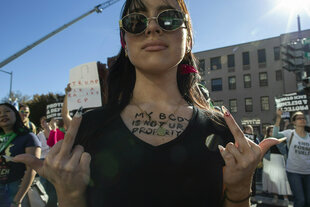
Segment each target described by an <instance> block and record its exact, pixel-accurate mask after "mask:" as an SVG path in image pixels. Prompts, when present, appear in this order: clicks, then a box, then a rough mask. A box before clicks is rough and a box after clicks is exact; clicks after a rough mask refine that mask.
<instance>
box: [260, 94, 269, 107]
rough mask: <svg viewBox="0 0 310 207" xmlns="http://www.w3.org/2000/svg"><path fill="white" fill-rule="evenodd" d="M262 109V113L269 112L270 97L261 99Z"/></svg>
mask: <svg viewBox="0 0 310 207" xmlns="http://www.w3.org/2000/svg"><path fill="white" fill-rule="evenodd" d="M260 103H261V109H262V111H269V97H268V96H262V97H260Z"/></svg>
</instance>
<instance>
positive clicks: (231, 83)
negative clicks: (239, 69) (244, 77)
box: [228, 76, 236, 90]
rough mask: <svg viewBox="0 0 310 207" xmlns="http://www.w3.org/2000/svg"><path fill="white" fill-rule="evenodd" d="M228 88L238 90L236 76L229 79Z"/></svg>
mask: <svg viewBox="0 0 310 207" xmlns="http://www.w3.org/2000/svg"><path fill="white" fill-rule="evenodd" d="M228 88H229V90H233V89H236V76H231V77H228Z"/></svg>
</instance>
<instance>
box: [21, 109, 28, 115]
mask: <svg viewBox="0 0 310 207" xmlns="http://www.w3.org/2000/svg"><path fill="white" fill-rule="evenodd" d="M20 113H22V114H29V111H23V110H20Z"/></svg>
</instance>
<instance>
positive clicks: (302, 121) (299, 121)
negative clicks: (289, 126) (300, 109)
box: [294, 114, 307, 127]
mask: <svg viewBox="0 0 310 207" xmlns="http://www.w3.org/2000/svg"><path fill="white" fill-rule="evenodd" d="M306 124H307V121H306V118H305V116H304V115H303V114H300V115H299V114H298V115H296V117H295V121H294V125H295V126H297V127H304V126H306Z"/></svg>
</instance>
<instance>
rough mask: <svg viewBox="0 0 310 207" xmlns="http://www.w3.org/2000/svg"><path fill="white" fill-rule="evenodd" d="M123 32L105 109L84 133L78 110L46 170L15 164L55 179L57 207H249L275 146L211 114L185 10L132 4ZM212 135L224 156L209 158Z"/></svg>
mask: <svg viewBox="0 0 310 207" xmlns="http://www.w3.org/2000/svg"><path fill="white" fill-rule="evenodd" d="M120 27H121V32H120V34H121V42H122V45H123V47H122V48H121V51H120V53H119V55H118V57H117V60H116V62H115V63H114V65H113V67H112V68H111V69H110V73H109V79H108V84H109V85H108V90H109V93H108V96H109V97H108V103H107V105H106V106H105V107H103V108H101V109H99V110H93V111H91V112H88V113H86V114H85V116H84V117H83V119H82V123H81V126H80V128H79V132H78V133H77V127H78V126H79V125H80V122H81V117H80V116H81V114H80V112H79V111H78V112H77V115H76V116H75V117H74V118H73V119H72V122H71V124H70V127H69V129H68V132H67V133H66V135H65V139H64V140H63V141H61V142H58V143H57V144H56V145H55V146H54V147H53V148H52V150H51V151H50V153H49V155H48V156H47V158H46V160H45V163H42V161H40V160H36V159H33V158H31V157H29V156H18V157H15V158H14V161H16V162H17V161H22V162H26V163H27V164H29V165H31V166H32V167H33V168H35V169H36V170H37V171H38V173H39V174H41V175H43V176H45V177H47V178H48V179H49V180H51V182H53V184H54V185H55V188H56V191H57V195H58V199H59V204H60V206H80V207H82V206H83V207H85V206H173V207H174V206H223V205H224V206H229V207H234V206H238V207H244V206H249V198H250V195H251V194H250V187H251V180H252V174H253V171H254V169H255V167H256V165H257V163H258V162H259V160H260V159H261V156H262V155H261V153H262V151H263V152H264V151H266V149H267V148H268V146H270V145H271V142H276V141H277V140H276V141H275V140H273V141H272V140H267V141H266V142H264V143H263V144H262V145H261V147H259V146H258V145H256V144H255V143H253V142H251V141H248V140H247V139H246V138H245V137H244V135H243V133H242V131H241V130H240V128H239V127H238V126H237V125H236V123H235V121H234V119H233V118H232V116H231V115H230V113H229V112H228V111H227V110H226V109H225V108H223V110H224V115H223V114H222V113H220V112H215V111H213V110H212V109H210V107H209V103H208V102H207V101H206V99H205V98H204V96H203V94H202V92H201V91H200V89H199V87H198V84H197V82H198V81H199V75H198V73H197V70H196V69H195V66H196V64H195V61H194V57H193V54H192V53H191V48H192V39H193V38H192V29H191V22H190V18H189V14H188V11H187V9H186V6H185V3H184V1H183V0H158V1H154V0H127V1H126V2H125V5H124V7H123V13H122V20H121V21H120ZM226 123H227V125H228V126H227V125H226ZM229 130H230V131H229ZM76 134H78V135H77V138H76V141H75V135H76ZM211 134H217V135H220V136H221V137H222V143H223V144H224V145H225V146H226V147H225V148H224V147H223V146H219V150H217V151H212V150H209V149H208V148H207V147H206V145H205V139H206V137H208V136H209V135H211ZM215 137H217V136H215ZM233 141H235V144H234V143H233ZM269 141H270V142H269ZM74 142H76V144H78V145H76V146H75V147H74V149H73V150H72V146H73V144H74ZM277 142H278V141H277ZM273 144H274V143H273ZM81 145H83V147H82V146H81ZM84 149H85V151H86V152H84ZM222 157H223V158H222ZM90 159H91V160H92V161H91V162H90ZM89 180H90V183H89V185H88V186H87V185H86V183H88V182H89ZM223 186H225V189H224V187H223ZM223 192H225V193H224V194H225V196H223Z"/></svg>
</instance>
